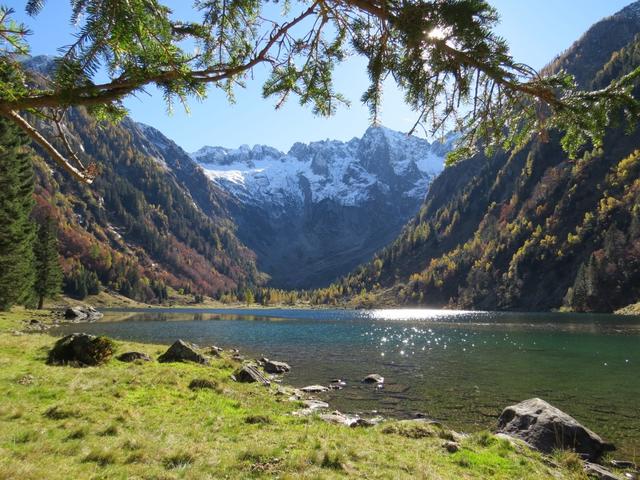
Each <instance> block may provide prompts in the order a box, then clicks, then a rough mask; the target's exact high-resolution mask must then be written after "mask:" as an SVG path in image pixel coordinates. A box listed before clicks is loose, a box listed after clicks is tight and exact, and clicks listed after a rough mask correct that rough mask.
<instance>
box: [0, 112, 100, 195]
mask: <svg viewBox="0 0 640 480" xmlns="http://www.w3.org/2000/svg"><path fill="white" fill-rule="evenodd" d="M0 112H1V113H2V115H4V116H5V117H7V118H9V119H10V120H12V121H13V122H14V123H15V124H16V125H18V126H19V127H20V128H21V129H22V130H23V131H24V132H25V133H26V134H27V136H28V137H29V138H31V140H33V141H34V142H36V143H37V144H38V145H40V146H41V147H42V148H44V149H45V150H46V152H47V153H48V154H49V155H50V156H51V158H52V159H53V160H54V161H55V162H56V163H57V164H58V165H60V166H61V167H62V168H63V169H64V170H65V171H67V172H68V173H69V174H71V175H72V176H73V177H74V178H76V179H77V180H80V181H81V182H84V183H87V184H91V183H92V182H93V180H94V176H93V175H91V174H90V173H89V172H87V171H80V170H78V169H77V168H76V167H74V166H73V165H71V164H70V163H69V162H68V161H67V159H66V158H65V157H64V156H63V155H62V154H61V153H60V152H58V150H57V149H56V148H55V147H54V146H53V145H52V144H51V143H50V142H49V141H48V140H47V139H46V138H44V137H43V136H42V135H41V134H40V132H38V131H37V130H36V129H35V128H34V127H33V126H32V125H31V124H30V123H29V122H28V121H27V120H25V119H24V118H23V117H22V116H21V115H20V114H19V113H18V112H16V111H15V110H7V109H2V110H0Z"/></svg>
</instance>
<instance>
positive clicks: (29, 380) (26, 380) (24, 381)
mask: <svg viewBox="0 0 640 480" xmlns="http://www.w3.org/2000/svg"><path fill="white" fill-rule="evenodd" d="M34 381H35V377H34V376H33V375H29V374H27V375H25V376H24V377H20V378H19V379H18V383H19V384H20V385H33V382H34Z"/></svg>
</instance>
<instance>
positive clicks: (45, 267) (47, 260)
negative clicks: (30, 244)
mask: <svg viewBox="0 0 640 480" xmlns="http://www.w3.org/2000/svg"><path fill="white" fill-rule="evenodd" d="M56 233H57V232H56V228H55V225H54V223H53V221H52V220H51V218H47V219H45V220H44V222H42V224H40V227H39V228H38V238H37V240H36V243H35V247H34V251H35V260H36V261H35V265H36V283H35V293H36V295H37V297H38V309H41V308H42V305H43V303H44V299H45V298H55V297H56V296H57V295H58V294H59V293H60V290H61V289H62V269H61V268H60V259H59V257H58V237H57V234H56Z"/></svg>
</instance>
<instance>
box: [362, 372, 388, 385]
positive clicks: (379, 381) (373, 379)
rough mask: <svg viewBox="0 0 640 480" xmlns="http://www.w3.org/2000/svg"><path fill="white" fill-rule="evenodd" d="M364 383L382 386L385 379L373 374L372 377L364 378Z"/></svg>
mask: <svg viewBox="0 0 640 480" xmlns="http://www.w3.org/2000/svg"><path fill="white" fill-rule="evenodd" d="M362 383H377V384H378V385H381V384H383V383H384V377H383V376H382V375H378V374H377V373H372V374H371V375H367V376H366V377H364V378H363V379H362Z"/></svg>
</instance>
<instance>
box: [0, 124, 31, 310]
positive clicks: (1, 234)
mask: <svg viewBox="0 0 640 480" xmlns="http://www.w3.org/2000/svg"><path fill="white" fill-rule="evenodd" d="M27 142H28V140H27V138H26V137H25V136H24V135H23V134H22V133H20V131H19V130H17V128H16V127H14V126H13V125H12V124H11V123H10V122H8V121H7V120H4V119H2V118H0V272H1V274H0V310H7V309H9V308H11V306H12V305H16V304H26V303H28V302H29V301H30V300H31V299H32V296H33V285H34V265H33V241H34V237H35V224H34V223H33V220H32V219H31V210H32V208H33V205H34V200H33V167H32V164H31V158H30V155H29V154H28V152H27V150H26V148H25V145H26V144H27Z"/></svg>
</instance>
